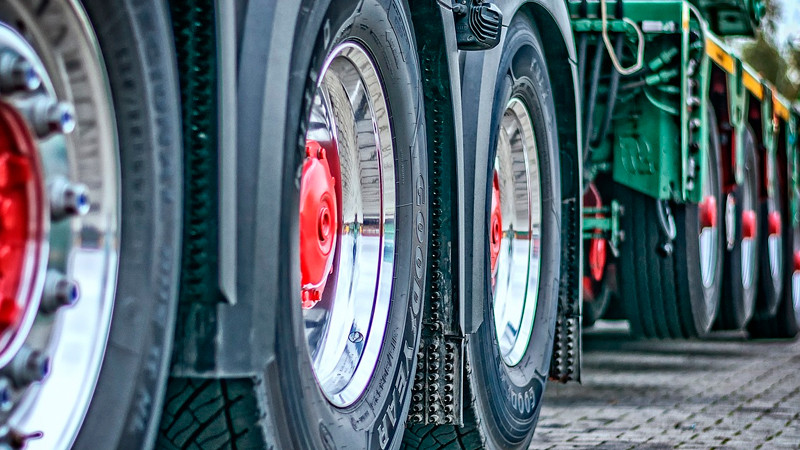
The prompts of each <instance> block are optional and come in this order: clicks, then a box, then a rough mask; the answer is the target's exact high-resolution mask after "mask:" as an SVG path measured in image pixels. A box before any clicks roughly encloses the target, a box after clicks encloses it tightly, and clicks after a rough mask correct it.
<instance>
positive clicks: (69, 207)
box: [48, 177, 91, 220]
mask: <svg viewBox="0 0 800 450" xmlns="http://www.w3.org/2000/svg"><path fill="white" fill-rule="evenodd" d="M48 188H49V191H50V192H49V194H50V216H51V217H52V219H53V220H61V219H64V218H66V217H70V216H82V215H84V214H86V213H88V212H89V208H90V206H91V203H90V202H89V195H88V193H87V191H88V189H87V188H86V186H84V185H82V184H76V183H70V182H69V181H68V180H67V179H65V178H61V177H60V178H57V179H55V180H54V181H52V182H51V183H50V185H49V186H48Z"/></svg>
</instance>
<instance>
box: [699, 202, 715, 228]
mask: <svg viewBox="0 0 800 450" xmlns="http://www.w3.org/2000/svg"><path fill="white" fill-rule="evenodd" d="M699 208H700V226H701V227H702V228H713V227H716V226H717V199H716V198H714V196H713V195H707V196H705V197H703V200H702V201H701V202H700V205H699Z"/></svg>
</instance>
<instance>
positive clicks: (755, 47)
mask: <svg viewBox="0 0 800 450" xmlns="http://www.w3.org/2000/svg"><path fill="white" fill-rule="evenodd" d="M766 3H767V13H766V17H765V19H764V23H763V26H762V28H761V31H760V32H759V33H758V34H757V35H756V37H755V39H736V40H734V42H732V44H733V45H734V46H737V47H740V48H741V51H742V55H743V58H744V60H745V61H746V62H747V63H749V64H750V65H751V66H753V68H755V69H756V70H758V71H759V72H760V73H761V75H762V76H764V77H765V78H767V79H768V80H769V81H771V82H772V83H773V84H775V86H777V87H778V90H779V91H780V92H781V93H782V94H783V95H784V96H786V98H788V99H790V100H800V1H798V0H767V1H766Z"/></svg>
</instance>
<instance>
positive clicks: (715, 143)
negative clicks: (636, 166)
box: [678, 110, 725, 336]
mask: <svg viewBox="0 0 800 450" xmlns="http://www.w3.org/2000/svg"><path fill="white" fill-rule="evenodd" d="M708 119H709V129H710V130H713V132H710V133H709V148H708V156H709V159H708V161H706V163H707V164H710V170H711V171H712V178H713V181H712V182H713V183H714V184H715V185H714V186H713V187H712V188H713V189H714V190H715V192H716V200H717V218H720V217H725V202H723V201H722V199H723V197H722V193H723V189H722V173H721V169H720V161H721V157H722V154H721V146H720V140H719V134H718V133H717V132H716V130H717V129H718V127H717V119H716V115H715V114H714V112H713V110H709V112H708ZM707 182H708V181H707ZM685 211H686V213H685V215H684V219H685V220H684V221H683V230H682V231H683V233H681V232H680V231H679V233H678V239H685V240H686V255H685V258H686V263H687V264H693V261H697V266H696V268H694V269H693V268H691V267H690V268H689V270H687V273H688V275H689V279H688V280H687V281H688V288H689V297H690V298H689V300H690V302H691V304H692V310H693V311H694V314H693V316H694V324H695V332H694V333H691V334H693V335H700V336H702V335H705V334H706V333H708V332H709V330H710V329H711V326H712V325H713V323H714V321H715V319H716V317H717V314H718V313H719V309H720V298H721V294H722V269H723V265H724V262H723V258H724V255H725V248H724V245H723V238H724V234H723V231H724V229H723V228H722V227H719V226H718V228H717V236H718V241H717V242H718V245H717V249H716V251H717V263H716V265H715V267H714V281H713V283H712V284H711V286H709V287H706V286H705V285H704V284H703V275H702V271H701V270H700V260H701V254H700V233H699V225H698V224H699V220H700V208H699V205H698V204H687V205H686V206H685ZM717 223H719V220H718V221H717ZM681 234H683V236H681Z"/></svg>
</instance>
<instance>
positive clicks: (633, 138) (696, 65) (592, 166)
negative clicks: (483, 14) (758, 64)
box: [569, 0, 800, 206]
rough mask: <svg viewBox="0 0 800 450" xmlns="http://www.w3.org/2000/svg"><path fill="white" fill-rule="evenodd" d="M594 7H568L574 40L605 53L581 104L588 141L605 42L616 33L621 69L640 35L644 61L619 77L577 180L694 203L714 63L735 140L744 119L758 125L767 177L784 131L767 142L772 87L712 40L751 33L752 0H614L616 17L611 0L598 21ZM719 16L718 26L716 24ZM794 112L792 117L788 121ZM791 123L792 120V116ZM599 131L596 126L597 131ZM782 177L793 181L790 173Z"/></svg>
mask: <svg viewBox="0 0 800 450" xmlns="http://www.w3.org/2000/svg"><path fill="white" fill-rule="evenodd" d="M601 7H602V2H600V1H598V0H593V1H586V2H583V1H570V2H569V8H570V12H571V14H572V19H573V29H574V32H575V34H576V41H577V42H581V40H582V39H585V41H586V43H585V44H584V45H585V48H586V49H595V48H597V46H598V45H604V47H605V51H606V52H607V55H606V56H605V58H604V62H602V63H601V64H602V70H601V73H603V74H604V76H603V77H600V79H599V85H598V86H597V88H596V89H595V91H596V92H597V98H595V102H594V105H588V103H589V100H591V99H586V98H584V103H585V104H584V111H587V110H588V111H593V113H592V117H591V120H590V121H588V122H590V123H591V124H592V129H587V130H584V132H585V133H588V134H589V136H595V135H597V133H598V127H597V124H599V123H602V120H603V117H604V116H605V114H606V111H605V110H606V104H605V102H604V101H603V99H604V98H605V96H607V95H608V94H609V91H610V90H611V86H610V83H609V81H608V80H609V78H610V77H609V75H608V74H610V73H612V71H613V70H617V69H615V68H614V67H613V66H612V64H611V62H609V61H610V56H611V54H612V53H614V55H616V53H615V49H614V48H612V46H611V45H610V43H609V41H611V40H612V39H614V38H615V37H616V36H618V35H620V34H622V35H623V36H624V42H625V45H624V46H623V49H624V51H623V53H622V54H621V55H616V56H618V57H619V59H620V60H621V62H620V65H621V66H625V67H630V66H632V65H633V64H634V62H635V61H636V56H637V55H636V52H637V45H638V42H639V39H640V36H643V38H644V51H643V56H644V61H645V62H646V64H644V66H643V68H642V69H641V70H639V71H638V72H635V73H634V74H632V75H631V76H628V77H625V78H623V81H622V87H621V88H620V91H619V99H618V101H617V102H616V106H615V107H614V108H615V109H614V114H613V119H612V126H611V127H610V130H609V131H608V135H607V136H605V137H603V136H601V137H600V141H599V142H597V141H595V142H593V143H590V148H589V150H588V158H587V161H586V168H585V178H586V180H587V181H593V180H594V179H595V178H596V177H597V176H598V175H599V174H601V173H609V172H610V173H611V174H612V177H613V180H614V181H615V182H617V183H619V184H622V185H624V186H627V187H629V188H631V189H634V190H637V191H639V192H642V193H644V194H646V195H649V196H651V197H653V198H658V199H665V200H671V201H674V202H677V203H684V202H692V203H696V202H699V201H700V196H701V192H702V187H703V183H704V182H705V180H703V179H702V177H703V176H704V175H703V174H705V170H703V169H704V167H703V164H704V163H705V161H706V157H705V156H706V152H707V151H708V148H707V147H708V142H709V139H708V134H709V132H712V131H713V132H717V130H709V127H708V116H709V111H710V109H709V108H710V101H709V89H710V79H711V73H712V68H714V67H717V68H716V69H713V70H724V71H725V72H727V73H728V75H727V79H728V107H729V111H728V113H729V117H730V125H731V126H732V127H733V133H734V139H735V141H736V142H742V141H743V139H744V136H745V133H746V130H747V126H748V123H752V124H753V125H758V126H757V127H754V128H756V129H760V130H761V135H760V136H757V138H760V139H759V140H760V141H761V142H762V143H763V151H764V157H765V158H766V161H767V168H768V173H767V175H768V176H776V175H777V157H778V155H777V152H778V148H779V145H778V139H789V136H790V134H786V136H777V132H778V121H780V120H785V117H784V118H781V117H778V116H779V114H777V107H776V106H774V105H773V101H774V100H773V99H774V98H775V96H774V95H773V89H772V87H771V86H770V85H769V84H768V83H766V82H764V81H762V80H761V79H760V77H759V76H758V75H757V74H756V73H755V72H754V71H753V70H752V69H750V68H749V67H747V66H746V65H745V64H743V63H742V62H741V60H740V59H739V58H738V57H737V56H736V55H735V53H734V52H732V51H731V50H730V49H728V48H726V46H725V45H724V44H723V43H722V41H721V40H720V39H719V38H718V37H717V35H718V34H719V33H722V34H752V32H753V30H754V29H755V27H757V24H758V22H759V21H760V20H761V17H762V16H763V3H762V2H761V1H760V0H737V1H734V0H727V1H726V0H720V1H710V0H692V1H691V2H690V1H683V0H626V1H624V2H623V4H622V11H623V13H624V17H616V16H615V14H618V13H619V11H620V9H619V8H618V6H617V2H616V1H607V2H606V12H607V20H605V24H604V20H603V18H602V15H601ZM723 19H724V20H725V21H726V24H721V23H718V22H720V21H721V20H723ZM604 29H605V30H606V33H607V37H606V38H605V40H604V38H603V33H604ZM592 52H593V50H591V51H590V50H585V51H584V52H583V56H582V57H583V58H584V60H583V61H582V64H583V65H584V67H585V70H584V74H585V75H584V80H583V83H584V92H587V91H589V92H591V90H589V88H588V87H587V86H589V85H590V84H591V81H592V79H591V77H590V75H589V74H590V73H591V72H592V67H591V65H592V64H593V63H592V61H590V60H591V59H593V58H590V57H589V54H590V53H592ZM714 52H717V53H719V54H720V55H721V56H720V55H717V54H714ZM601 60H602V58H601ZM753 80H755V81H753ZM754 84H755V85H754ZM753 101H757V102H759V108H760V114H759V116H760V117H756V118H755V120H756V122H755V123H753V122H751V121H750V120H749V119H748V112H749V106H750V104H751V102H753ZM781 103H782V104H784V105H786V104H788V102H785V101H782V102H781ZM590 106H591V107H590ZM717 113H718V114H719V113H720V111H717ZM798 114H800V112H797V111H795V113H794V115H795V116H797V115H798ZM783 115H784V116H785V112H784V113H783ZM794 120H795V122H794V123H796V122H797V119H796V118H794ZM785 128H786V129H787V130H788V129H793V130H794V131H793V133H794V134H791V136H796V135H797V131H796V128H797V127H796V126H786V127H785ZM603 131H604V130H603V129H602V128H600V130H599V132H600V133H602V132H603ZM787 133H789V132H788V131H787ZM794 139H795V141H796V138H794ZM796 145H797V144H796V142H794V143H792V144H791V145H789V144H787V145H785V146H783V147H782V148H786V149H787V152H789V151H790V149H791V152H792V158H788V159H787V160H788V161H793V164H791V165H790V166H791V170H797V169H796V163H794V160H795V156H794V155H796V152H795V148H796ZM735 149H736V150H735V151H736V156H735V158H733V159H734V161H735V163H736V164H735V166H734V167H733V173H734V176H735V178H734V179H735V180H736V182H741V180H742V177H743V161H744V158H743V154H742V149H741V148H740V146H735ZM792 174H793V175H796V174H795V173H794V172H792ZM791 179H792V180H793V181H794V182H795V183H796V182H797V181H798V180H797V178H796V176H794V177H792V178H791ZM793 206H794V205H793Z"/></svg>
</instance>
